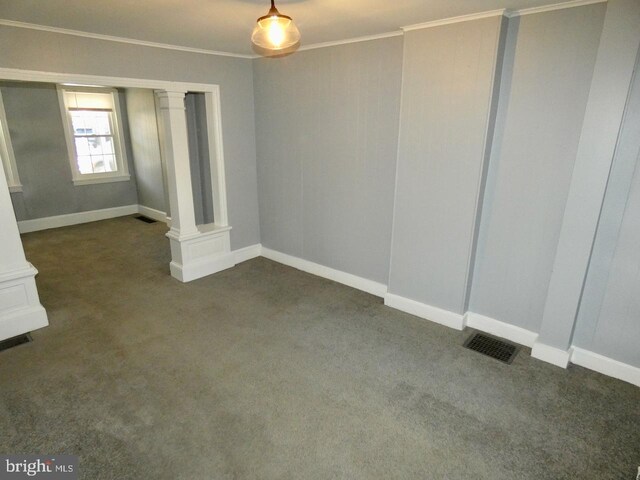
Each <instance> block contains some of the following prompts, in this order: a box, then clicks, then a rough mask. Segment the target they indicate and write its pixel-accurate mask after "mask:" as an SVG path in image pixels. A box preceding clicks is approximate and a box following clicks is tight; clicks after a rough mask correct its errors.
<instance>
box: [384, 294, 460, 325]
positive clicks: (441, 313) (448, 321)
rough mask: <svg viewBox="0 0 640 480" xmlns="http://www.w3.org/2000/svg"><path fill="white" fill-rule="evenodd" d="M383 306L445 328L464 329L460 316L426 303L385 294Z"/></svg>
mask: <svg viewBox="0 0 640 480" xmlns="http://www.w3.org/2000/svg"><path fill="white" fill-rule="evenodd" d="M384 304H385V305H387V306H388V307H391V308H395V309H396V310H401V311H403V312H406V313H410V314H411V315H415V316H416V317H420V318H424V319H426V320H431V321H432V322H435V323H439V324H440V325H444V326H446V327H451V328H455V329H456V330H462V329H463V328H464V317H463V315H461V314H458V313H455V312H450V311H449V310H443V309H442V308H438V307H434V306H432V305H427V304H426V303H421V302H417V301H415V300H411V299H410V298H405V297H401V296H400V295H395V294H393V293H387V294H386V295H385V296H384Z"/></svg>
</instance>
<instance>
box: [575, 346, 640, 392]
mask: <svg viewBox="0 0 640 480" xmlns="http://www.w3.org/2000/svg"><path fill="white" fill-rule="evenodd" d="M571 350H572V352H571V363H575V364H576V365H580V366H581V367H585V368H588V369H589V370H594V371H596V372H599V373H602V374H604V375H607V376H609V377H613V378H617V379H619V380H623V381H625V382H629V383H631V384H633V385H637V386H638V387H640V368H638V367H633V366H631V365H628V364H626V363H622V362H619V361H618V360H614V359H612V358H609V357H605V356H604V355H600V354H598V353H593V352H590V351H589V350H585V349H583V348H580V347H572V348H571Z"/></svg>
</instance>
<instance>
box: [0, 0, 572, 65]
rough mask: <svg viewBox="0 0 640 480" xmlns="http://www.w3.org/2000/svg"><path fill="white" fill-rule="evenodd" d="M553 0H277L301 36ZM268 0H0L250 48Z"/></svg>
mask: <svg viewBox="0 0 640 480" xmlns="http://www.w3.org/2000/svg"><path fill="white" fill-rule="evenodd" d="M559 3H563V1H554V0H395V1H393V0H391V1H390V0H281V1H277V2H276V5H277V6H278V7H279V9H280V11H281V12H282V13H285V14H287V15H290V16H292V17H293V18H294V20H295V21H296V23H297V25H298V28H299V29H300V32H301V33H302V41H301V44H302V45H303V46H304V45H310V44H315V43H321V42H330V41H337V40H345V39H349V38H354V37H360V36H366V35H375V34H381V33H387V32H392V31H396V30H398V29H399V28H400V27H401V26H406V25H412V24H416V23H422V22H427V21H432V20H439V19H442V18H447V17H454V16H459V15H467V14H471V13H478V12H484V11H488V10H496V9H501V8H507V9H514V10H515V9H522V8H530V7H538V6H542V5H549V4H559ZM268 8H269V2H268V0H109V1H87V0H0V18H1V19H5V20H13V21H19V22H27V23H35V24H39V25H46V26H51V27H58V28H66V29H72V30H81V31H84V32H91V33H98V34H103V35H114V36H118V37H126V38H132V39H136V40H144V41H148V42H159V43H167V44H172V45H179V46H184V47H193V48H202V49H207V50H217V51H224V52H230V53H238V54H253V53H254V52H253V51H252V48H251V43H250V40H249V37H250V35H251V30H252V28H253V24H254V21H255V19H256V18H257V17H259V16H261V15H264V14H265V13H266V12H267V10H268Z"/></svg>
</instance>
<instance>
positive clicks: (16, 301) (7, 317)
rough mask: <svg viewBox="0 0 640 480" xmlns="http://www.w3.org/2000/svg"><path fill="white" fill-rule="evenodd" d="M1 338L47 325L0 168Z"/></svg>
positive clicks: (33, 271) (34, 274)
mask: <svg viewBox="0 0 640 480" xmlns="http://www.w3.org/2000/svg"><path fill="white" fill-rule="evenodd" d="M0 225H2V228H0V246H1V248H0V340H4V339H7V338H11V337H15V336H16V335H21V334H23V333H26V332H30V331H31V330H35V329H38V328H42V327H46V326H47V325H48V324H49V322H48V320H47V313H46V312H45V309H44V307H42V305H40V299H39V298H38V289H37V288H36V282H35V276H36V274H37V273H38V271H37V270H36V269H35V268H34V267H33V265H31V264H30V263H29V262H27V259H26V257H25V255H24V250H23V248H22V242H21V241H20V234H19V233H18V225H17V223H16V217H15V215H14V213H13V208H12V206H11V197H10V194H9V188H8V185H7V179H6V176H5V173H4V170H3V169H1V168H0Z"/></svg>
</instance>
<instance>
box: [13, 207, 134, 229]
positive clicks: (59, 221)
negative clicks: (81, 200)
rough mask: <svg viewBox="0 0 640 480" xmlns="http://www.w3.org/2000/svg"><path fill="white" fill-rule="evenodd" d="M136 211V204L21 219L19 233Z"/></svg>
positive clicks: (113, 216) (65, 225)
mask: <svg viewBox="0 0 640 480" xmlns="http://www.w3.org/2000/svg"><path fill="white" fill-rule="evenodd" d="M135 213H138V205H125V206H124V207H114V208H105V209H102V210H90V211H88V212H78V213H69V214H66V215H56V216H54V217H44V218H36V219H34V220H22V221H19V222H18V230H19V231H20V233H29V232H36V231H38V230H47V229H49V228H59V227H68V226H69V225H78V224H80V223H88V222H96V221H98V220H106V219H108V218H115V217H122V216H125V215H133V214H135Z"/></svg>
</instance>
